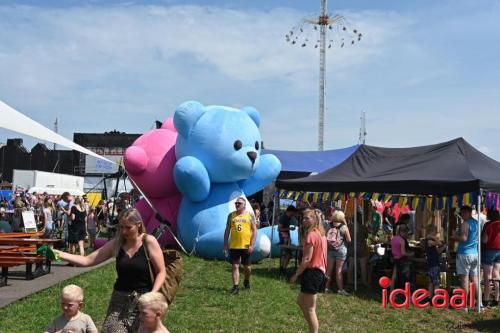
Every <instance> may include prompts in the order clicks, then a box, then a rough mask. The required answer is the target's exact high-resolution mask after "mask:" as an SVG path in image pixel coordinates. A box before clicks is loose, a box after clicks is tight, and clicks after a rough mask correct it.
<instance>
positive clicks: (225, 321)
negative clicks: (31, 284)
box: [0, 257, 500, 333]
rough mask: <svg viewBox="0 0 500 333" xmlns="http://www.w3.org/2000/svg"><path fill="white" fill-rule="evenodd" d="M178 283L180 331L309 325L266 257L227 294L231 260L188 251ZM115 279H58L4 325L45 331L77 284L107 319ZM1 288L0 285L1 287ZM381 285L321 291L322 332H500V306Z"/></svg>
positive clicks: (176, 327)
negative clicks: (459, 306)
mask: <svg viewBox="0 0 500 333" xmlns="http://www.w3.org/2000/svg"><path fill="white" fill-rule="evenodd" d="M184 263H185V273H184V279H183V282H182V286H181V289H180V291H179V293H178V294H177V297H176V299H175V300H174V303H173V304H172V306H171V308H170V310H169V312H168V314H167V317H166V319H165V323H166V326H167V327H168V328H169V330H170V331H171V332H173V333H177V332H306V331H307V325H306V323H305V321H304V319H303V318H302V314H301V312H300V310H299V308H298V306H297V305H296V304H295V299H296V297H297V293H298V286H297V285H290V284H289V283H287V282H286V281H285V280H283V279H279V278H278V277H277V276H276V274H275V272H274V270H273V271H271V272H268V263H267V262H263V263H261V264H258V265H254V275H253V280H252V290H251V291H243V290H242V291H241V293H240V295H238V296H231V295H229V294H228V292H227V291H228V289H229V288H230V287H231V280H230V276H231V273H230V266H229V264H228V263H225V262H218V261H206V260H202V259H198V258H188V257H184ZM114 279H115V271H114V266H113V264H109V265H107V266H104V267H102V268H100V269H96V270H94V271H91V272H88V273H86V274H83V275H81V276H79V277H76V278H73V279H70V280H67V281H64V282H63V283H59V284H56V285H55V286H53V287H51V288H49V289H46V290H44V291H42V292H40V293H37V294H35V295H32V296H30V297H28V298H26V299H23V300H20V301H17V302H15V303H13V304H11V305H9V306H7V307H5V308H3V309H0V331H1V332H2V333H11V332H12V333H13V332H16V333H17V332H30V333H31V332H43V329H44V328H45V327H46V325H47V324H48V323H49V322H50V321H51V320H52V319H53V318H54V317H55V316H57V315H58V314H60V309H59V292H60V290H61V288H62V287H63V286H65V285H67V284H70V283H75V284H78V285H80V286H82V287H83V288H84V290H85V307H84V310H83V311H84V312H86V313H88V314H89V315H90V316H91V317H92V318H93V319H94V321H95V322H96V324H97V326H98V327H99V326H100V324H101V323H102V321H103V319H104V315H105V313H106V308H107V305H108V301H109V297H110V295H111V290H112V287H113V282H114ZM0 295H1V289H0ZM380 298H381V296H380V291H379V290H373V291H362V292H359V293H358V294H356V296H351V297H345V296H338V295H336V294H326V295H320V297H319V304H318V314H319V320H320V331H321V332H368V331H377V332H405V331H407V332H431V331H433V332H442V331H448V332H450V331H451V332H479V331H481V332H498V331H499V330H500V309H499V308H496V309H494V310H488V311H486V312H485V313H482V314H478V313H475V312H469V313H465V312H464V311H463V310H439V309H425V310H419V309H410V310H396V309H382V308H381V305H380Z"/></svg>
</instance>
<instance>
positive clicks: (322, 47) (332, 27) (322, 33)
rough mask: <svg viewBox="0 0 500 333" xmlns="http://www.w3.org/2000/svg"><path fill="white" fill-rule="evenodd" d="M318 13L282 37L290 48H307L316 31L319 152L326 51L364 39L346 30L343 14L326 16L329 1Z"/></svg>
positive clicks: (357, 32)
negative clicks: (337, 36) (295, 46)
mask: <svg viewBox="0 0 500 333" xmlns="http://www.w3.org/2000/svg"><path fill="white" fill-rule="evenodd" d="M320 4H321V13H320V14H319V16H312V17H305V18H303V19H302V20H301V22H300V23H299V24H298V25H297V26H295V27H293V28H292V29H291V30H290V31H289V32H288V34H287V35H286V36H285V38H286V41H287V42H289V43H290V44H292V45H300V46H301V47H306V46H308V44H311V40H310V35H311V32H317V31H318V30H319V36H316V38H313V39H312V41H315V43H314V44H313V45H314V48H318V46H319V112H318V150H323V149H324V126H325V104H326V103H325V95H326V92H325V87H326V50H327V49H330V48H332V46H339V47H341V48H343V47H344V46H345V45H348V44H350V45H353V44H354V43H355V41H360V40H361V37H362V36H363V35H362V34H361V33H360V32H359V31H358V30H357V29H350V28H348V27H347V26H348V23H347V21H346V19H345V18H344V16H342V15H338V14H336V15H330V14H328V1H327V0H321V3H320ZM328 32H330V33H331V34H334V33H336V32H337V33H338V34H339V35H340V37H339V38H335V37H333V36H330V37H331V38H328V40H329V43H328V46H327V37H328V36H327V35H328Z"/></svg>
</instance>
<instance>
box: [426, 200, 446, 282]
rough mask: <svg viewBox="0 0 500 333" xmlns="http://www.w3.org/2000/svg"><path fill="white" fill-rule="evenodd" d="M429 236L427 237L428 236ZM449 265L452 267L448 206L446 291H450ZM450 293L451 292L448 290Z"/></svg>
mask: <svg viewBox="0 0 500 333" xmlns="http://www.w3.org/2000/svg"><path fill="white" fill-rule="evenodd" d="M426 236H427V235H426ZM449 265H450V206H449V205H447V206H446V287H447V288H446V289H448V281H449V279H450V276H449V274H448V273H449V269H448V268H449ZM448 291H449V290H448Z"/></svg>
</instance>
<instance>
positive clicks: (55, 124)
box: [54, 117, 58, 150]
mask: <svg viewBox="0 0 500 333" xmlns="http://www.w3.org/2000/svg"><path fill="white" fill-rule="evenodd" d="M57 131H58V128H57V117H56V121H55V123H54V132H56V133H58V132H57ZM54 150H56V143H55V142H54Z"/></svg>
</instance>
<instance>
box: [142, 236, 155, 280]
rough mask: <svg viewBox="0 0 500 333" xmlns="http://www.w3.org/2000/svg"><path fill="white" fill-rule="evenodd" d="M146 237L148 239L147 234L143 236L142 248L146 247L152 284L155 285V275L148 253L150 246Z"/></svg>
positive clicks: (145, 252)
mask: <svg viewBox="0 0 500 333" xmlns="http://www.w3.org/2000/svg"><path fill="white" fill-rule="evenodd" d="M146 237H148V235H147V234H144V236H142V246H143V247H144V254H145V255H146V259H147V260H148V268H149V276H150V277H151V283H153V284H154V283H155V275H154V273H153V267H151V260H150V259H149V253H148V245H147V244H146Z"/></svg>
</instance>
